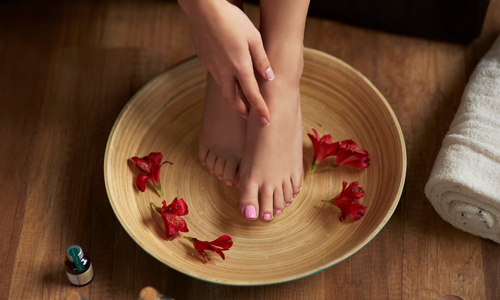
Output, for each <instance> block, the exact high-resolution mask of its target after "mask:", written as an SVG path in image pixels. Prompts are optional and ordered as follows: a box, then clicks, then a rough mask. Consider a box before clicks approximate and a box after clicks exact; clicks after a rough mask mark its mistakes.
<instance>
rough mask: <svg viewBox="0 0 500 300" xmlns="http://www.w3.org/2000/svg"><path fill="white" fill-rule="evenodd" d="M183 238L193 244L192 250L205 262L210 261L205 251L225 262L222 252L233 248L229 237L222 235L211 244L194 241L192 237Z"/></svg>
mask: <svg viewBox="0 0 500 300" xmlns="http://www.w3.org/2000/svg"><path fill="white" fill-rule="evenodd" d="M185 238H186V239H188V240H189V241H190V242H191V243H193V246H194V249H196V251H197V252H198V253H199V254H200V255H201V256H202V257H203V259H204V260H205V262H207V261H210V257H209V256H208V254H207V253H206V252H205V250H210V251H213V252H215V253H217V254H219V255H220V257H222V259H224V260H225V259H226V257H225V256H224V253H223V252H222V251H226V250H229V248H231V246H233V241H232V240H231V237H230V236H229V235H223V236H221V237H219V238H218V239H216V240H215V241H211V242H204V241H199V240H198V239H195V238H193V237H185Z"/></svg>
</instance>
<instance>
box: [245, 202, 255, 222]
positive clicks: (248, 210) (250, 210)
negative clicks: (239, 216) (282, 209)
mask: <svg viewBox="0 0 500 300" xmlns="http://www.w3.org/2000/svg"><path fill="white" fill-rule="evenodd" d="M245 218H247V219H255V218H257V217H256V214H255V206H253V205H247V206H245Z"/></svg>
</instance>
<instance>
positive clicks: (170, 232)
mask: <svg viewBox="0 0 500 300" xmlns="http://www.w3.org/2000/svg"><path fill="white" fill-rule="evenodd" d="M180 200H182V199H180ZM180 200H177V198H175V199H174V200H173V201H172V203H170V205H168V206H167V202H166V201H162V205H163V207H162V208H158V207H157V211H158V212H159V213H160V214H161V217H162V219H163V223H164V224H165V236H166V237H167V239H168V240H173V239H175V238H176V237H177V236H178V235H179V231H181V232H189V229H188V227H187V224H186V221H185V220H184V219H183V218H181V216H184V215H186V214H187V213H188V208H187V205H186V203H185V202H184V200H182V201H180ZM179 204H180V206H182V208H180V209H179V208H178V207H179ZM152 205H154V203H152ZM155 207H156V206H155ZM179 211H180V212H181V213H182V214H181V215H178V214H177V212H179Z"/></svg>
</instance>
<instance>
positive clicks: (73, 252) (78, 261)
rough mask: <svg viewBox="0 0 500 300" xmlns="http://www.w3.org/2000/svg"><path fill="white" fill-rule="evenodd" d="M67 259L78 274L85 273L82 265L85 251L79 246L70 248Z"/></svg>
mask: <svg viewBox="0 0 500 300" xmlns="http://www.w3.org/2000/svg"><path fill="white" fill-rule="evenodd" d="M66 257H67V258H68V260H69V261H71V262H73V263H74V264H75V266H76V270H77V271H78V272H83V271H84V270H85V267H84V266H83V264H82V258H83V250H82V247H80V246H78V245H73V246H69V247H68V250H67V251H66Z"/></svg>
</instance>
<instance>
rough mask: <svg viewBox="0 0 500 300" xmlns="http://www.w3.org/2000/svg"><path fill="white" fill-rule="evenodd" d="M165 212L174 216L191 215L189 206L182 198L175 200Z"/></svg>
mask: <svg viewBox="0 0 500 300" xmlns="http://www.w3.org/2000/svg"><path fill="white" fill-rule="evenodd" d="M165 210H166V212H167V213H168V214H174V215H176V216H185V215H187V214H188V213H189V212H188V207H187V204H186V202H184V199H182V198H180V199H177V198H175V199H174V201H172V203H170V205H169V206H167V207H165Z"/></svg>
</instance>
